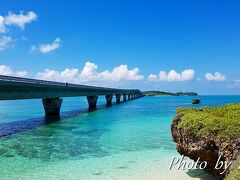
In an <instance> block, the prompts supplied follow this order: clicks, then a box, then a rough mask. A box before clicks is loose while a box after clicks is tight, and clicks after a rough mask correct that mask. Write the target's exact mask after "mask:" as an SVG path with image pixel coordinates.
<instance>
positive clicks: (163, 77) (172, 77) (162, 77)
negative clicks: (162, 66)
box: [148, 69, 194, 82]
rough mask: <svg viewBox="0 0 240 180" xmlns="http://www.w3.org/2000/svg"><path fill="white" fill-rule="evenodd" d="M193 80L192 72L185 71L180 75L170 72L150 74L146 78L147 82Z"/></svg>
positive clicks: (189, 70) (173, 71)
mask: <svg viewBox="0 0 240 180" xmlns="http://www.w3.org/2000/svg"><path fill="white" fill-rule="evenodd" d="M193 78H194V70H192V69H186V70H184V71H182V72H181V73H178V72H176V71H175V70H171V71H169V72H168V73H167V72H165V71H160V72H159V75H158V76H157V75H155V74H150V75H149V76H148V81H172V82H173V81H189V80H192V79H193Z"/></svg>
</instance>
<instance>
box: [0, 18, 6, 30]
mask: <svg viewBox="0 0 240 180" xmlns="http://www.w3.org/2000/svg"><path fill="white" fill-rule="evenodd" d="M0 33H6V26H5V24H4V17H2V16H0Z"/></svg>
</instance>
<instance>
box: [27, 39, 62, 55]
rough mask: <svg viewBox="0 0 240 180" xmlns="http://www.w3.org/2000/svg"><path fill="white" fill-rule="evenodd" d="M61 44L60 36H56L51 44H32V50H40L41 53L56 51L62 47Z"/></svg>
mask: <svg viewBox="0 0 240 180" xmlns="http://www.w3.org/2000/svg"><path fill="white" fill-rule="evenodd" d="M60 46H61V39H60V38H56V39H55V40H54V41H53V42H52V43H51V44H40V45H39V46H35V45H33V46H31V48H30V51H31V52H33V51H37V50H38V51H40V52H41V53H44V54H46V53H49V52H51V51H54V50H56V49H58V48H60Z"/></svg>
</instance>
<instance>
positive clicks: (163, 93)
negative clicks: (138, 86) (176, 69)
mask: <svg viewBox="0 0 240 180" xmlns="http://www.w3.org/2000/svg"><path fill="white" fill-rule="evenodd" d="M143 94H144V95H145V96H198V94H197V93H195V92H177V93H171V92H164V91H143Z"/></svg>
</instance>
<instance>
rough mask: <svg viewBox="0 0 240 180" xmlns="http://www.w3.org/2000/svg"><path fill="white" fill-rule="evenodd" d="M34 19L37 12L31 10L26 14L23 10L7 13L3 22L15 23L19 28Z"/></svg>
mask: <svg viewBox="0 0 240 180" xmlns="http://www.w3.org/2000/svg"><path fill="white" fill-rule="evenodd" d="M35 20H37V14H36V13H34V12H32V11H30V12H28V13H26V14H24V13H23V12H20V13H19V14H14V13H11V12H9V13H8V15H7V16H5V20H4V22H5V24H6V25H15V26H18V27H19V28H21V29H24V28H25V25H26V24H28V23H31V22H32V21H35Z"/></svg>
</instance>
